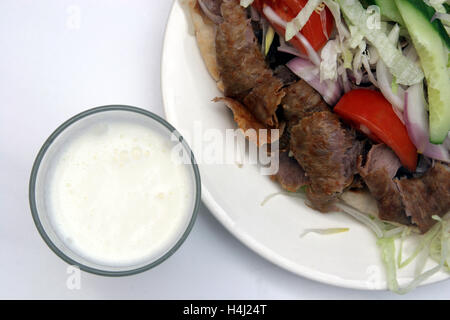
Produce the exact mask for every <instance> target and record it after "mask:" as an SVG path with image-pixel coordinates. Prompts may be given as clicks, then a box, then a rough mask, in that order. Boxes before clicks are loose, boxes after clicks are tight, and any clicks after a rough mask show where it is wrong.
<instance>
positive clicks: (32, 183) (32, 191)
mask: <svg viewBox="0 0 450 320" xmlns="http://www.w3.org/2000/svg"><path fill="white" fill-rule="evenodd" d="M109 111H127V112H133V113H137V114H140V115H143V116H146V117H148V118H150V119H152V120H153V121H156V122H158V123H159V124H161V125H162V126H163V127H165V128H166V129H167V130H168V131H169V132H170V133H171V134H175V135H176V137H177V138H178V141H179V142H180V143H181V144H182V145H183V148H184V149H185V150H186V151H187V152H189V154H190V166H191V167H192V171H193V173H194V180H195V181H194V184H195V186H194V189H195V190H194V191H195V201H194V206H193V209H192V215H191V218H190V221H189V224H188V225H187V227H186V229H185V230H184V232H183V234H182V236H181V237H180V239H178V241H177V242H176V243H175V244H174V245H173V246H171V248H170V249H169V250H168V251H167V252H166V253H164V254H163V255H162V256H161V257H159V258H158V259H157V260H155V261H153V262H151V263H148V264H146V265H144V266H141V267H139V268H135V269H130V270H125V271H110V270H102V269H98V268H92V267H89V266H87V265H85V264H83V263H80V262H78V261H76V260H74V259H72V258H70V257H69V256H68V255H66V254H65V253H64V252H62V251H61V250H60V249H59V248H58V247H57V246H56V245H55V244H54V242H53V241H52V240H51V239H50V237H49V236H48V234H47V232H46V231H45V229H44V227H43V225H42V223H41V219H40V218H39V212H38V209H37V205H36V181H37V175H38V172H39V168H40V166H41V163H42V160H43V158H44V156H45V155H46V153H47V151H48V150H49V148H50V147H51V145H52V144H53V142H54V141H55V140H56V139H57V138H58V137H59V136H60V135H61V133H63V132H64V131H65V130H66V129H67V128H68V127H70V126H71V125H73V124H74V123H76V122H78V121H81V120H83V119H84V118H86V117H88V116H91V115H94V114H98V113H102V112H109ZM28 192H29V194H28V200H29V204H30V209H31V215H32V217H33V221H34V224H35V226H36V228H37V230H38V232H39V234H40V236H41V238H42V239H43V240H44V242H45V243H46V244H47V246H48V247H49V248H50V249H51V250H52V251H53V252H54V253H55V254H56V255H57V256H58V257H59V258H61V259H62V260H63V261H65V262H66V263H68V264H69V265H72V266H76V267H78V268H80V270H83V271H86V272H89V273H92V274H96V275H100V276H108V277H122V276H130V275H135V274H138V273H141V272H144V271H147V270H149V269H152V268H154V267H156V266H157V265H159V264H161V263H162V262H164V261H165V260H167V259H168V258H169V257H170V256H172V255H173V254H174V253H175V252H176V251H177V250H178V249H179V248H180V247H181V245H182V244H183V243H184V241H185V240H186V239H187V237H188V236H189V234H190V232H191V230H192V228H193V226H194V224H195V220H196V218H197V213H198V209H199V207H200V203H201V178H200V172H199V169H198V165H197V162H196V160H195V157H194V153H193V152H192V150H191V148H190V147H189V145H188V144H187V142H186V140H185V139H184V138H183V136H182V135H181V134H180V133H179V132H178V130H177V129H176V128H175V127H173V126H172V125H171V124H170V123H169V122H167V121H166V120H165V119H163V118H162V117H160V116H158V115H156V114H154V113H153V112H150V111H148V110H145V109H142V108H138V107H132V106H127V105H106V106H101V107H95V108H91V109H88V110H86V111H83V112H81V113H79V114H77V115H75V116H73V117H71V118H69V119H68V120H66V121H65V122H64V123H62V124H61V125H60V126H59V127H58V128H56V130H55V131H53V133H52V134H51V135H50V136H49V137H48V138H47V139H46V141H45V142H44V144H43V145H42V147H41V148H40V150H39V153H38V154H37V156H36V159H35V160H34V163H33V167H32V170H31V175H30V180H29V188H28Z"/></svg>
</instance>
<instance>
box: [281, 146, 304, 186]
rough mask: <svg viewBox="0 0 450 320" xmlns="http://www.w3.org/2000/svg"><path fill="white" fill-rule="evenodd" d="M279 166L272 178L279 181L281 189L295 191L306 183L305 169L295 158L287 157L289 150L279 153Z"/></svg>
mask: <svg viewBox="0 0 450 320" xmlns="http://www.w3.org/2000/svg"><path fill="white" fill-rule="evenodd" d="M279 161H280V167H279V170H278V173H277V174H276V175H275V176H274V179H275V180H276V181H278V182H279V183H280V185H281V186H282V187H283V189H285V190H287V191H290V192H297V191H298V190H300V188H301V187H303V186H305V185H307V184H308V178H307V177H306V174H305V171H304V170H303V168H302V167H301V166H300V165H299V164H298V162H297V160H295V159H294V158H292V157H289V152H281V153H280V159H279Z"/></svg>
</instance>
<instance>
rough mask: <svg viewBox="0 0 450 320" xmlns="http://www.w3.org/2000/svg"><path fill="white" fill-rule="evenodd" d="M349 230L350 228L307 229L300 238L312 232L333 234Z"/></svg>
mask: <svg viewBox="0 0 450 320" xmlns="http://www.w3.org/2000/svg"><path fill="white" fill-rule="evenodd" d="M348 231H350V229H349V228H327V229H306V230H304V231H303V233H302V234H301V235H300V238H303V237H305V236H306V235H308V234H310V233H316V234H320V235H332V234H338V233H344V232H348Z"/></svg>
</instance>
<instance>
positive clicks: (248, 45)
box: [216, 0, 284, 126]
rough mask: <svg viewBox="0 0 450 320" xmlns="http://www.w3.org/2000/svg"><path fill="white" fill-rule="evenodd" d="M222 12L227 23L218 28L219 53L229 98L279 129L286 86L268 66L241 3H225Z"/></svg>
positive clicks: (227, 0)
mask: <svg viewBox="0 0 450 320" xmlns="http://www.w3.org/2000/svg"><path fill="white" fill-rule="evenodd" d="M221 12H222V16H223V19H224V22H223V23H222V24H220V25H219V26H218V30H217V35H216V52H217V64H218V68H219V73H220V77H221V79H222V81H223V85H224V91H225V96H227V97H231V98H235V99H237V100H239V101H240V102H242V103H243V104H244V105H245V106H246V107H247V108H248V109H249V110H250V112H252V114H253V115H254V116H255V118H256V119H258V120H259V121H260V122H262V123H264V124H267V125H269V126H277V124H278V121H277V117H276V115H275V111H276V110H277V108H278V105H279V104H280V102H281V99H282V98H283V96H284V92H283V91H282V88H283V82H282V81H281V80H280V79H278V78H276V77H274V75H273V72H272V70H271V69H270V68H269V67H268V66H267V64H266V62H265V60H264V56H263V55H262V53H261V51H260V48H259V45H258V43H257V40H256V37H255V34H254V33H253V30H252V26H251V24H250V21H249V20H248V19H247V15H246V12H245V9H244V8H243V7H241V6H240V4H239V1H238V0H224V1H223V3H222V6H221Z"/></svg>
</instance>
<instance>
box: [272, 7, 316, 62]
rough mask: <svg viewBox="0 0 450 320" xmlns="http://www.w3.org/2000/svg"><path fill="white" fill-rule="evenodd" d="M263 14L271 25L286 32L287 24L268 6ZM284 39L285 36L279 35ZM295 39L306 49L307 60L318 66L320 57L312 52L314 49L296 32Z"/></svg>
mask: <svg viewBox="0 0 450 320" xmlns="http://www.w3.org/2000/svg"><path fill="white" fill-rule="evenodd" d="M263 13H264V15H265V16H266V18H267V19H268V20H269V22H270V23H271V24H275V25H278V26H280V27H283V28H284V29H285V30H286V27H287V22H286V21H284V20H283V19H282V18H281V17H280V16H279V15H278V14H277V13H276V12H275V11H273V9H272V8H271V7H269V6H264V9H263ZM281 36H282V37H284V36H285V35H284V34H283V35H281ZM295 37H296V38H297V39H298V40H299V41H300V42H301V43H302V45H303V47H304V48H305V49H306V52H307V54H308V58H309V59H310V60H311V61H312V62H313V63H314V64H315V65H316V66H318V65H320V57H319V55H318V54H317V52H316V51H315V50H314V48H313V47H312V46H311V44H310V43H309V41H308V40H307V39H306V38H305V37H304V36H303V35H302V34H301V33H300V32H298V33H297V34H296V35H295Z"/></svg>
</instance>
